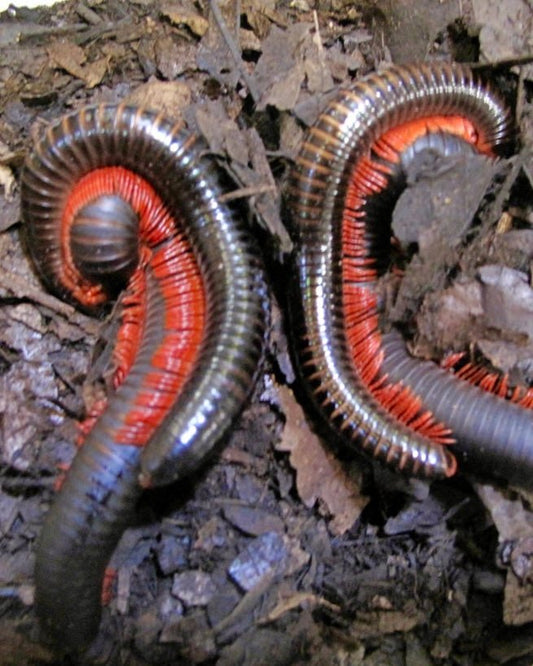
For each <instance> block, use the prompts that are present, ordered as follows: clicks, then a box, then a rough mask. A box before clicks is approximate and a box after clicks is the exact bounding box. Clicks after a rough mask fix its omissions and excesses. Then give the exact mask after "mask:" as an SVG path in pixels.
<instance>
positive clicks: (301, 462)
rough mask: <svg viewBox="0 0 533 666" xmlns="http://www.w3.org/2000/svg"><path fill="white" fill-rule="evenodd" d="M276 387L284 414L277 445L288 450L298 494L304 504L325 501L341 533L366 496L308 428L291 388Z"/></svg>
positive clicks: (356, 481) (365, 500)
mask: <svg viewBox="0 0 533 666" xmlns="http://www.w3.org/2000/svg"><path fill="white" fill-rule="evenodd" d="M276 391H277V396H278V397H279V404H280V407H281V408H282V410H283V412H284V414H285V417H286V423H285V427H284V429H283V434H282V437H281V441H280V442H279V444H278V446H277V448H278V449H279V450H280V451H289V452H290V463H291V465H292V466H293V467H294V469H295V470H296V486H297V489H298V494H299V495H300V498H301V500H302V502H303V503H304V504H305V505H306V506H307V507H312V506H313V505H314V504H315V503H316V502H317V501H318V500H321V501H322V502H324V503H325V504H326V506H327V508H328V510H329V513H330V514H331V516H332V520H331V522H330V527H331V529H332V530H333V531H334V532H335V533H336V534H343V533H344V532H346V530H347V529H349V528H350V527H351V526H352V525H353V523H354V522H355V520H357V518H358V517H359V515H360V513H361V511H362V510H363V508H364V507H365V506H366V504H367V501H368V500H367V498H366V497H363V496H362V495H361V494H360V490H359V485H358V479H355V478H354V477H353V476H351V475H349V474H348V473H347V472H346V470H345V469H344V467H343V466H342V465H341V463H340V462H339V461H338V460H337V459H336V458H335V456H334V455H333V454H332V453H330V452H329V451H327V450H326V449H325V448H324V446H323V445H322V442H321V441H320V439H319V438H318V437H317V435H316V434H315V433H314V432H313V431H312V430H310V428H309V426H308V424H307V421H306V419H305V416H304V413H303V410H302V408H301V407H300V405H299V404H298V403H297V402H296V399H295V398H294V394H293V392H292V391H291V389H290V388H288V387H285V386H278V387H277V389H276Z"/></svg>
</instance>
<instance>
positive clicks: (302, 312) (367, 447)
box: [288, 62, 533, 485]
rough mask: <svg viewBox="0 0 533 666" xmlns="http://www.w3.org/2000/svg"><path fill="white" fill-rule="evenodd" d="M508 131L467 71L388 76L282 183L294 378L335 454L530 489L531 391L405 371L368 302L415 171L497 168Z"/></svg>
mask: <svg viewBox="0 0 533 666" xmlns="http://www.w3.org/2000/svg"><path fill="white" fill-rule="evenodd" d="M512 131H513V129H512V123H511V120H510V114H509V111H508V110H507V108H506V106H505V105H504V103H503V102H502V101H501V100H500V98H499V96H498V95H496V94H495V93H493V92H492V91H491V90H490V88H489V87H487V86H485V85H484V84H483V83H481V82H480V81H479V80H478V78H477V77H476V76H475V75H474V74H473V72H472V70H471V69H470V68H468V67H466V66H463V65H459V64H446V63H439V62H436V63H431V64H422V65H412V66H391V67H389V68H388V69H386V70H384V71H383V72H381V73H379V74H378V73H374V74H370V75H368V76H367V77H366V78H363V79H361V80H359V81H357V82H355V83H354V84H353V85H352V86H351V87H349V88H346V89H343V90H341V91H340V92H339V94H338V95H337V97H336V98H335V99H334V100H333V101H332V102H331V103H330V104H329V106H328V107H327V108H326V110H325V111H324V112H323V113H322V114H321V115H320V117H319V118H318V120H317V121H316V123H315V124H314V126H312V127H311V128H310V129H309V130H308V133H307V136H306V138H305V139H304V142H303V145H302V148H301V151H300V153H299V155H298V157H297V159H296V163H295V166H294V168H293V170H292V174H291V178H290V183H289V186H288V199H289V206H290V209H291V212H292V224H293V229H292V234H293V238H294V243H295V251H294V275H295V277H294V294H295V298H294V299H292V300H291V311H292V315H291V316H292V322H293V323H292V326H293V329H294V339H295V341H296V345H297V347H298V351H297V365H298V367H299V372H300V375H301V376H302V378H303V380H304V382H305V384H306V386H307V389H308V392H309V393H310V395H311V398H312V400H313V401H314V402H315V404H316V406H317V407H318V408H319V410H320V411H321V412H322V414H323V415H324V416H325V417H326V419H327V420H328V421H329V423H330V424H331V425H332V427H333V428H334V429H335V430H336V431H337V433H338V434H339V436H340V437H341V438H342V439H343V440H344V441H345V442H347V443H348V444H349V445H350V446H355V447H356V448H358V449H359V450H362V451H365V452H367V453H368V454H369V455H370V456H372V457H373V458H374V459H377V460H379V461H381V462H383V463H385V464H388V465H390V466H392V467H393V468H395V469H397V470H401V471H403V472H406V473H412V474H417V475H421V476H425V477H449V476H452V475H453V474H454V473H455V472H456V469H457V458H456V456H455V455H454V453H452V450H451V449H453V450H454V451H458V452H460V453H461V456H462V458H463V459H466V460H469V461H471V463H472V465H473V466H474V469H479V470H481V471H483V470H484V471H488V472H489V473H493V474H496V475H500V476H502V477H504V478H507V479H508V480H511V481H514V482H518V483H523V484H526V485H531V476H532V474H531V473H532V471H533V438H532V435H531V433H532V432H533V430H532V426H533V413H532V411H531V404H532V402H533V400H532V397H533V390H532V389H531V388H529V389H528V388H527V387H524V388H523V389H522V390H520V389H516V390H511V389H509V387H508V386H507V382H506V379H505V378H500V379H497V380H495V379H494V377H493V376H492V375H491V374H490V373H487V374H485V373H483V372H482V371H479V372H477V371H476V372H473V373H471V374H473V375H474V376H477V377H478V379H477V381H476V382H469V381H466V379H465V377H466V375H467V374H468V373H463V375H462V376H461V374H460V373H457V374H455V375H454V374H453V373H450V372H448V371H447V370H445V369H443V368H441V367H439V366H436V365H435V364H433V363H431V362H426V361H423V360H421V359H415V358H413V357H411V356H410V354H409V352H408V350H407V348H406V344H405V342H404V341H403V338H402V337H401V335H400V333H399V332H397V331H394V330H393V331H391V332H389V333H384V332H382V330H381V328H380V321H379V317H380V309H381V305H380V302H379V297H378V293H377V288H376V283H377V280H378V278H379V276H380V275H381V274H382V273H383V271H384V270H385V268H386V267H387V264H388V261H389V253H390V237H391V228H390V222H391V219H390V217H391V210H392V208H393V205H394V202H395V201H396V200H397V197H398V196H399V195H400V193H401V191H402V190H403V189H404V188H405V179H406V178H405V174H406V169H407V167H408V165H409V163H410V162H411V161H412V160H413V159H414V157H415V156H416V155H419V154H420V153H421V152H422V151H424V150H427V149H432V150H434V151H436V152H437V154H441V155H444V156H446V155H453V154H456V153H460V154H464V153H465V152H468V151H475V152H477V153H480V154H483V155H487V156H490V157H492V158H496V157H497V156H498V154H499V153H500V152H501V151H502V149H503V148H504V147H505V146H506V145H507V144H508V143H509V139H510V136H511V135H512ZM449 445H452V447H450V446H449Z"/></svg>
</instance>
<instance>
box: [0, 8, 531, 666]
mask: <svg viewBox="0 0 533 666" xmlns="http://www.w3.org/2000/svg"><path fill="white" fill-rule="evenodd" d="M220 4H221V5H223V6H222V7H221V17H218V21H217V20H216V18H215V16H214V14H213V12H212V11H210V7H209V5H208V3H207V2H196V3H194V2H192V1H191V2H187V1H186V0H184V1H169V2H164V3H160V2H153V1H152V0H127V1H119V0H110V1H109V2H99V1H97V0H94V1H90V0H87V1H86V2H71V1H69V2H66V3H63V4H60V5H57V6H55V7H53V8H51V9H46V10H45V9H42V10H40V9H36V10H31V11H30V10H24V9H20V10H13V11H7V12H4V13H3V14H0V82H1V84H0V85H1V87H2V88H1V95H0V196H1V198H0V262H1V268H0V480H1V490H0V533H1V541H0V591H1V596H0V609H1V610H0V617H1V619H0V664H1V665H11V664H12V665H17V666H18V665H20V664H32V665H34V666H35V665H38V664H39V665H42V664H58V663H64V664H68V663H87V664H96V663H97V664H109V665H115V664H117V665H118V664H127V665H128V666H141V665H146V664H217V665H219V666H233V665H237V664H242V665H246V666H251V665H253V666H259V665H261V664H265V665H269V666H274V665H276V666H278V665H283V664H287V665H288V664H304V663H305V664H307V663H309V664H316V665H317V666H318V665H319V664H320V665H322V664H339V665H341V664H342V665H344V664H346V665H348V664H350V665H353V666H355V665H358V664H361V665H364V666H371V665H376V666H377V665H378V664H379V665H383V664H385V665H389V664H390V665H391V666H392V665H394V666H396V665H398V666H401V665H402V666H403V665H407V666H425V665H431V664H439V665H441V664H442V665H445V664H446V665H448V664H449V665H452V664H453V665H456V664H457V665H461V666H469V665H474V664H479V665H481V664H483V665H486V666H489V665H493V664H494V665H495V664H513V665H515V666H519V665H524V666H525V665H529V664H531V663H533V512H531V511H530V510H529V507H530V502H531V496H530V494H529V493H527V492H526V491H524V490H521V489H518V488H516V489H515V488H509V487H504V485H503V484H501V483H496V482H492V481H491V480H490V479H489V480H487V479H480V478H478V477H477V476H476V474H475V470H468V469H467V468H465V469H464V470H463V468H462V473H461V474H459V475H458V476H457V477H455V478H452V479H450V480H448V481H439V482H434V483H425V482H421V481H417V480H409V479H405V478H403V477H399V476H397V475H395V474H394V473H392V472H389V471H385V470H383V469H382V468H380V467H377V466H374V465H372V464H371V463H369V462H368V461H366V460H363V459H361V458H360V457H358V456H357V455H355V454H353V453H348V452H346V451H343V450H342V448H341V449H339V446H338V442H335V441H332V438H331V436H330V435H329V433H323V432H321V427H320V426H319V425H318V424H316V423H315V421H314V420H313V419H312V418H311V415H310V414H309V420H307V417H306V416H305V415H304V411H303V410H302V407H301V406H300V404H299V402H298V401H297V399H296V398H295V394H296V396H297V398H298V399H300V398H301V397H302V396H301V390H300V388H299V385H298V382H297V380H296V379H295V376H294V372H293V368H292V364H291V356H290V351H289V350H290V345H289V343H288V340H287V333H286V319H285V315H284V312H285V309H286V298H287V295H286V293H285V292H286V289H285V285H286V283H287V275H288V271H289V270H290V261H289V260H290V249H291V241H290V236H289V234H288V232H287V227H288V223H287V219H286V218H285V216H284V214H282V211H283V206H282V193H283V187H284V183H285V180H286V176H287V172H288V169H289V168H290V164H291V161H292V159H293V158H294V156H295V154H296V152H297V150H298V147H299V144H300V142H301V138H302V136H303V132H304V130H305V126H306V125H307V124H309V123H311V122H313V120H314V119H315V118H316V115H317V113H318V112H319V110H320V109H321V108H322V107H323V105H324V103H325V101H326V100H327V99H329V98H331V96H332V95H333V94H334V91H335V89H336V88H337V87H338V86H339V85H341V83H342V82H343V81H344V82H346V81H349V80H350V79H352V78H354V77H359V76H362V75H364V74H365V73H367V72H370V71H373V70H374V69H376V68H379V66H380V65H381V64H382V63H384V62H388V61H391V60H392V61H394V62H405V61H412V60H422V59H431V58H440V59H446V60H451V59H457V60H463V61H469V62H472V63H475V62H477V61H478V60H481V61H482V62H483V63H484V65H483V72H484V74H485V75H486V76H487V77H488V78H489V79H491V81H492V85H493V86H495V87H496V88H498V89H499V90H500V92H501V94H502V95H503V96H504V97H506V98H507V99H508V100H509V103H510V105H511V107H512V109H513V112H514V113H515V114H516V118H517V124H518V127H519V132H518V133H517V137H519V139H517V141H516V142H515V145H514V146H513V147H512V148H513V150H512V151H511V152H512V153H513V154H512V155H511V156H510V158H509V159H508V160H502V161H500V162H498V163H497V164H493V163H487V162H486V161H483V160H482V163H479V162H475V163H472V164H469V165H465V166H464V169H465V170H466V171H464V172H462V176H461V178H460V179H459V180H460V181H462V182H463V183H464V182H468V188H467V189H468V194H469V196H468V197H467V196H466V195H465V196H462V195H461V196H458V193H460V192H461V190H462V189H463V188H461V187H460V185H461V184H462V183H461V182H459V183H458V182H457V179H456V180H455V181H454V180H453V178H452V179H450V178H448V180H446V179H444V180H442V179H440V178H439V179H437V178H433V177H431V178H429V179H425V180H424V179H422V181H423V182H422V183H421V184H420V183H419V184H418V186H417V187H418V190H417V188H413V190H412V194H411V195H410V200H409V201H402V202H401V206H400V207H399V208H398V210H397V213H396V217H395V220H394V225H395V227H394V228H395V232H396V234H397V236H398V237H399V240H400V241H402V238H403V240H404V246H405V247H406V248H407V250H408V252H404V253H402V262H403V264H402V271H403V280H402V282H401V284H400V283H399V282H398V279H397V272H396V273H395V276H394V277H389V278H388V279H387V280H386V282H385V285H384V293H385V294H386V295H387V303H388V319H389V322H392V323H395V324H397V325H400V326H401V327H402V329H404V330H405V331H406V332H407V334H408V335H410V337H411V346H412V348H413V351H414V352H415V353H417V354H418V355H420V356H422V357H425V358H434V359H439V358H441V357H442V355H443V354H445V353H446V352H449V351H450V350H457V349H458V348H460V349H462V350H464V349H466V350H467V351H468V352H469V353H471V354H473V355H474V356H475V358H476V359H482V362H484V363H488V364H490V367H495V368H499V369H501V370H503V371H504V372H507V373H509V375H510V377H511V379H512V380H513V381H515V382H518V383H523V384H524V385H528V383H529V384H530V383H531V380H532V374H533V369H532V368H533V360H532V359H533V354H532V352H531V349H532V347H531V346H532V341H533V325H532V323H531V322H532V321H533V318H532V317H531V314H532V309H533V307H532V302H533V301H532V297H531V293H532V290H531V288H530V286H531V267H532V259H533V228H532V219H533V218H532V201H533V199H532V196H531V195H532V188H533V182H532V174H533V163H532V159H531V143H532V140H533V132H532V118H533V111H532V106H531V96H532V92H533V91H532V86H531V78H530V77H531V70H530V65H528V64H527V57H526V58H525V57H523V56H524V54H526V55H527V53H531V44H530V42H529V41H528V40H530V38H531V34H532V31H531V25H530V23H531V22H533V16H532V15H533V13H532V12H531V6H530V5H529V4H528V2H527V0H524V1H523V3H520V2H516V3H500V5H501V7H500V6H498V7H495V8H494V15H492V16H491V15H490V14H488V13H487V10H486V8H484V7H481V8H480V7H478V6H477V5H478V4H483V3H477V2H475V1H473V2H472V3H470V2H468V1H463V2H456V1H455V0H452V1H451V2H445V3H443V2H440V1H439V0H411V1H410V2H402V3H394V2H392V1H389V2H384V3H372V2H360V3H354V2H343V0H331V1H330V2H320V1H319V2H316V3H315V5H313V3H311V2H307V1H306V0H301V1H299V2H294V3H289V2H275V0H271V1H268V2H264V1H261V0H242V3H239V6H240V11H239V13H238V15H237V9H236V7H237V3H235V2H226V3H220ZM488 4H491V3H488ZM522 4H523V7H522ZM503 5H505V6H506V9H505V11H507V12H508V14H507V15H506V16H505V17H504V16H503V15H502V12H504V8H503ZM313 9H315V10H316V13H314V12H313ZM520 12H522V14H520ZM520 17H521V18H520ZM524 17H526V18H525V19H524ZM528 17H529V18H528ZM519 18H520V20H519ZM504 24H505V26H506V31H507V32H506V38H505V39H504V38H503V37H502V35H501V34H500V32H499V28H500V27H501V26H502V25H504ZM236 25H239V26H240V31H239V39H238V43H239V46H237V52H240V53H241V54H242V59H241V60H239V61H238V62H236V60H235V59H234V58H233V57H232V56H231V54H230V50H229V48H228V39H229V40H231V41H232V43H233V44H234V45H237V42H236V41H235V39H236V38H235V26H236ZM221 26H222V28H221ZM223 33H224V34H225V35H226V36H224V34H223ZM509 33H510V34H509ZM227 35H229V38H228V36H227ZM505 40H507V41H505ZM528 49H529V51H528ZM122 100H128V101H130V102H132V103H136V104H139V105H142V104H144V105H150V106H153V107H156V108H162V109H164V110H165V111H166V112H167V114H168V115H171V116H173V117H179V116H181V117H183V118H184V119H185V121H186V122H187V123H188V125H189V126H190V128H191V130H193V131H199V132H200V133H201V134H202V135H203V136H204V137H205V140H206V141H207V143H208V144H209V147H210V150H211V152H212V153H213V159H217V160H218V161H219V162H220V164H221V166H222V167H223V168H224V169H225V170H226V171H227V173H228V175H229V177H230V178H231V179H232V180H233V181H234V183H235V187H236V188H239V189H241V192H240V195H241V200H242V201H241V203H242V210H243V212H244V214H247V215H248V216H249V219H250V224H251V225H252V228H253V229H254V232H255V233H256V235H257V236H258V237H259V238H260V239H261V243H262V245H263V247H264V249H265V261H266V263H267V265H268V267H269V273H270V278H271V281H272V285H273V296H272V326H271V330H270V334H269V340H268V348H267V354H266V359H265V365H264V372H263V374H262V376H261V378H260V380H259V382H258V385H257V387H256V389H255V392H254V395H253V399H252V400H251V402H250V404H249V406H248V407H247V409H246V410H245V412H244V413H243V415H242V417H241V419H240V420H239V422H238V423H236V424H235V427H234V428H233V430H232V432H231V434H230V435H229V436H228V437H227V438H226V441H225V442H224V446H223V447H221V448H220V451H219V452H218V453H217V455H216V456H215V457H214V458H213V459H212V460H210V461H209V462H208V463H207V464H206V465H205V467H204V468H203V469H202V470H201V471H200V472H199V473H198V474H197V475H195V477H194V478H190V479H188V480H187V481H186V482H181V483H179V484H175V485H173V486H171V487H168V488H163V489H161V490H158V491H152V492H149V493H146V495H145V497H144V498H143V501H142V502H141V506H139V508H138V512H137V524H136V525H135V526H132V528H131V529H129V530H128V531H127V532H126V533H125V535H124V537H123V539H122V541H121V544H120V546H119V548H118V550H117V552H116V553H115V555H114V558H113V562H112V567H113V568H114V570H115V571H116V576H115V579H114V585H113V595H112V599H111V601H110V603H109V604H108V605H107V606H106V608H105V609H104V617H103V621H102V626H101V632H100V635H99V636H98V638H97V640H96V642H95V644H94V645H93V646H92V648H91V650H90V652H89V653H88V654H87V655H86V656H85V657H84V658H83V659H78V660H77V661H76V660H75V661H72V660H70V661H69V660H68V659H63V660H61V659H60V658H59V657H58V655H57V654H54V653H53V652H52V651H51V649H50V648H49V647H47V646H46V645H45V644H42V643H40V642H39V631H38V626H37V621H36V617H35V615H34V612H33V594H34V588H33V577H32V571H33V564H34V546H35V540H36V538H37V536H38V534H39V531H40V528H41V525H42V520H43V516H44V515H45V513H46V511H47V508H48V506H49V503H50V501H51V499H52V497H53V494H54V485H55V482H56V480H57V479H58V478H59V476H60V474H61V471H60V470H61V467H64V466H65V464H68V462H69V461H70V460H71V458H72V456H73V455H74V453H75V440H76V437H77V423H78V421H79V420H81V419H82V418H83V417H84V415H85V414H86V412H87V410H88V409H89V408H90V405H91V404H92V403H93V402H94V400H95V399H96V398H97V397H98V395H99V391H101V390H102V389H101V388H100V386H101V384H100V379H101V377H102V376H105V374H106V372H107V371H108V369H109V368H108V366H109V359H110V354H109V349H110V347H111V345H112V340H113V323H112V321H113V320H112V314H111V315H110V316H109V317H107V318H104V319H100V320H98V319H91V318H90V317H88V316H86V315H84V314H82V313H78V312H76V311H75V310H74V309H73V308H71V307H70V306H69V305H66V304H63V303H61V302H60V301H58V300H57V299H56V298H55V297H54V296H53V295H51V294H49V293H47V292H46V290H45V289H44V288H43V286H42V285H41V284H40V282H39V281H38V279H37V277H36V275H35V273H34V271H33V268H32V267H31V266H30V263H29V260H28V258H27V256H26V254H25V252H24V248H23V244H22V243H21V238H22V237H23V225H22V223H21V222H20V215H19V203H20V200H19V188H18V184H17V183H18V177H19V175H20V170H21V167H22V163H23V160H24V156H25V154H26V153H27V151H28V150H30V148H31V143H32V140H33V138H34V137H35V136H36V135H37V134H38V133H39V132H40V131H41V130H42V129H43V128H44V127H45V126H46V124H47V123H48V122H49V121H51V120H53V119H55V118H57V117H59V116H60V115H61V114H63V113H64V112H66V111H69V110H72V109H77V108H79V107H81V106H82V105H84V104H86V103H98V102H104V101H105V102H118V101H122ZM444 172H445V173H444V176H445V177H446V173H448V172H449V170H448V169H444ZM465 174H466V175H465ZM465 179H466V181H465ZM418 180H420V179H418ZM424 188H425V189H424ZM450 199H451V200H453V201H454V202H456V203H457V206H456V207H455V208H454V209H453V210H452V213H451V215H450V214H449V213H450V210H449V208H448V209H447V214H448V218H447V219H448V224H449V225H451V226H449V227H447V232H446V234H445V238H443V236H444V235H443V234H441V235H439V234H437V233H436V232H435V231H433V232H432V231H431V229H430V230H429V231H428V229H422V230H420V229H418V228H413V227H412V225H411V223H410V221H411V220H413V219H424V218H425V217H427V215H428V212H427V209H426V208H425V207H424V206H425V205H426V204H427V202H428V201H429V200H431V201H432V202H433V203H434V204H435V208H434V209H432V211H431V215H432V216H435V218H438V219H441V218H439V217H438V216H439V213H438V212H436V209H437V208H438V205H439V200H446V201H448V202H449V200H450ZM476 211H477V213H476ZM475 213H476V216H475V220H474V222H473V223H472V224H466V226H465V225H464V224H463V222H464V221H465V220H470V219H471V218H472V216H473V215H474V214H475ZM406 220H407V221H408V222H407V224H406ZM413 234H414V236H413ZM444 241H446V242H444ZM413 247H415V248H416V250H417V252H416V254H414V256H413V257H411V256H410V252H411V250H412V249H413ZM406 257H407V259H406ZM513 280H515V281H513ZM517 281H518V282H517ZM517 284H520V285H521V288H520V289H518V288H517V287H516V285H517ZM522 285H523V288H522ZM528 290H529V291H528ZM95 387H96V388H95ZM293 391H294V393H293ZM303 404H304V403H303ZM306 411H308V410H307V408H306ZM317 431H320V432H317ZM532 445H533V433H532ZM333 451H334V452H335V453H336V455H334V454H333Z"/></svg>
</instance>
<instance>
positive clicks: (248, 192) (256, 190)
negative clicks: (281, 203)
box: [219, 185, 276, 201]
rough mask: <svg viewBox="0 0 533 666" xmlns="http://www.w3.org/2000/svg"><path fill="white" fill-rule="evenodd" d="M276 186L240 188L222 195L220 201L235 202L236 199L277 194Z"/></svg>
mask: <svg viewBox="0 0 533 666" xmlns="http://www.w3.org/2000/svg"><path fill="white" fill-rule="evenodd" d="M275 191H276V186H275V185H250V186H249V187H240V188H239V189H238V190H233V192H227V193H226V194H222V195H221V196H220V197H219V199H220V201H233V200H234V199H244V197H253V196H255V195H257V194H265V193H266V192H275Z"/></svg>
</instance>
